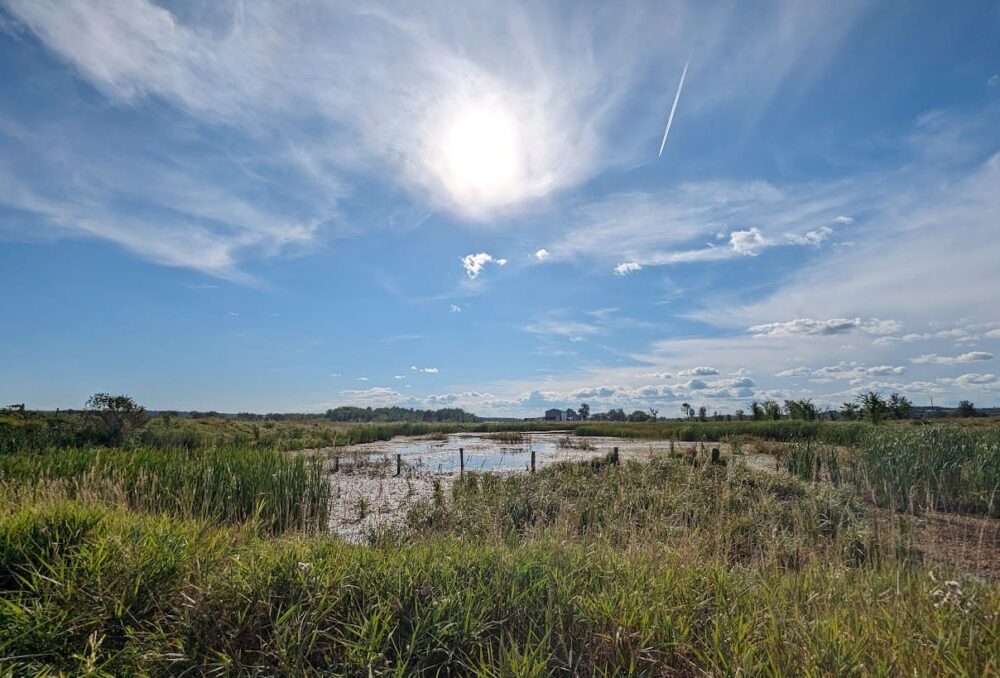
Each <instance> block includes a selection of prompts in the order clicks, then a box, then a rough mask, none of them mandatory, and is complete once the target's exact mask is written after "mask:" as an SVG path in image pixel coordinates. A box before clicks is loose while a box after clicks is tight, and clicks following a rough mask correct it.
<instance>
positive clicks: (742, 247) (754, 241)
mask: <svg viewBox="0 0 1000 678" xmlns="http://www.w3.org/2000/svg"><path fill="white" fill-rule="evenodd" d="M729 244H730V246H731V247H732V248H733V251H734V252H736V253H737V254H742V255H743V256H748V257H755V256H757V255H758V254H760V251H761V250H762V249H764V248H765V247H767V245H768V241H767V240H766V239H765V238H764V236H763V235H762V234H761V232H760V229H759V228H757V227H756V226H754V227H753V228H751V229H749V230H747V231H733V232H732V233H730V234H729Z"/></svg>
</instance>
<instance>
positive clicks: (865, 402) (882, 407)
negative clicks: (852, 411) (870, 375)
mask: <svg viewBox="0 0 1000 678" xmlns="http://www.w3.org/2000/svg"><path fill="white" fill-rule="evenodd" d="M855 400H857V402H858V404H859V405H860V406H861V416H863V417H864V418H865V419H867V420H868V421H870V422H872V423H873V424H877V423H879V422H881V421H885V420H886V419H887V418H888V417H889V414H890V410H889V403H887V402H886V400H885V398H883V397H882V394H881V393H879V392H878V391H872V390H868V391H865V392H864V393H861V394H859V395H858V397H857V398H856V399H855Z"/></svg>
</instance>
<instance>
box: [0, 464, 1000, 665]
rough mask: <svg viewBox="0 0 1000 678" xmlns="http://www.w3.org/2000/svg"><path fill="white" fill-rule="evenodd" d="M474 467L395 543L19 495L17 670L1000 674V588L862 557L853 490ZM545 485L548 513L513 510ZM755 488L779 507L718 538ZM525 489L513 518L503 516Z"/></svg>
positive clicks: (679, 468) (6, 513)
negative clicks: (856, 547) (433, 518)
mask: <svg viewBox="0 0 1000 678" xmlns="http://www.w3.org/2000/svg"><path fill="white" fill-rule="evenodd" d="M730 472H731V473H732V477H730ZM469 475H470V480H469V481H468V482H467V483H463V484H461V486H460V487H458V488H457V489H456V494H455V497H454V499H453V502H445V501H440V500H439V501H438V502H437V504H438V508H439V509H440V510H441V511H442V512H443V513H444V514H448V515H451V516H452V517H453V518H454V519H455V520H456V521H457V522H456V523H451V522H450V520H451V519H450V518H447V517H446V516H445V515H441V516H439V518H440V520H439V521H437V522H435V523H434V524H432V525H427V524H426V523H425V524H424V525H423V526H422V527H421V528H420V530H419V531H418V533H417V534H411V535H402V536H400V537H398V538H396V539H390V538H386V539H384V540H383V541H381V542H378V543H376V544H374V545H373V546H371V547H362V546H351V545H347V544H344V543H341V542H339V541H337V540H331V539H328V538H322V537H310V536H308V535H302V534H298V533H289V534H286V535H284V536H282V537H280V538H273V537H272V538H268V537H265V536H264V535H263V533H261V532H260V531H258V530H255V529H252V526H250V525H243V526H216V525H212V524H209V523H206V522H204V521H198V520H191V519H181V518H177V517H172V516H166V515H156V514H151V513H138V512H134V511H130V510H128V509H126V508H123V507H111V506H101V505H94V504H90V503H87V502H83V501H79V500H67V499H65V498H58V497H48V498H42V499H39V500H38V501H36V502H35V503H33V504H31V505H28V506H24V505H22V504H18V503H17V502H16V500H15V498H14V497H12V496H11V495H10V494H9V493H5V492H0V587H2V589H3V592H4V593H3V600H4V603H3V605H2V606H0V657H3V658H4V659H0V667H3V668H4V669H6V670H7V671H8V673H9V675H17V676H21V675H41V674H46V675H57V674H60V673H61V674H62V675H191V674H199V675H203V674H210V673H221V674H226V675H304V674H310V673H326V674H335V675H442V674H451V675H478V676H547V675H566V676H570V675H586V674H593V675H608V676H611V675H614V676H618V675H671V674H680V675H695V674H702V673H709V674H716V675H734V674H738V673H742V674H746V675H762V674H770V675H788V674H797V675H798V674H810V673H811V674H813V675H817V674H824V675H852V674H858V675H865V674H879V673H881V674H898V675H905V674H920V675H927V674H937V675H995V674H996V672H997V670H998V669H1000V667H998V665H997V657H998V652H997V650H998V648H1000V638H998V633H1000V630H998V625H997V624H996V620H997V615H998V614H1000V589H998V587H997V586H995V585H990V584H987V583H984V582H980V581H976V580H972V579H968V580H966V579H959V580H957V581H956V582H954V584H945V583H943V582H941V581H938V580H936V579H935V578H932V577H931V576H930V575H929V574H928V573H927V572H926V571H923V570H921V569H919V568H916V567H913V566H911V565H910V564H909V563H907V562H906V561H905V560H904V559H899V558H896V557H895V556H893V555H890V554H888V553H887V554H886V555H884V556H882V557H879V558H865V559H861V560H858V559H856V558H846V559H845V558H844V555H845V554H844V552H843V551H842V546H843V545H844V544H846V543H849V541H850V537H849V536H847V535H848V534H849V533H850V530H851V529H854V528H853V527H852V526H854V525H856V524H857V521H860V520H862V516H861V514H860V513H858V512H856V511H855V510H854V509H852V508H850V500H849V499H846V498H845V497H842V496H840V495H838V494H836V493H834V494H832V495H830V496H827V497H825V498H817V497H813V496H811V495H810V488H809V487H808V486H806V485H804V484H802V483H800V482H798V481H795V480H790V479H784V480H774V481H773V482H772V481H769V480H767V479H766V478H763V477H761V476H756V475H754V474H749V473H747V472H745V471H742V470H736V469H729V470H726V469H713V470H712V471H710V472H705V471H702V470H692V469H691V468H690V467H688V466H687V465H686V464H684V463H683V462H681V461H679V460H675V461H673V462H666V461H665V462H663V463H660V464H657V465H655V466H653V467H652V468H646V467H643V466H640V465H637V464H625V465H622V466H620V467H607V468H605V469H604V470H602V471H600V472H598V471H593V470H592V469H590V467H589V466H586V465H565V466H560V467H553V468H551V469H546V470H544V471H540V472H539V473H537V474H535V475H534V476H516V477H512V478H509V479H506V480H499V479H490V480H487V479H486V478H485V477H477V476H475V475H474V474H469ZM717 486H718V488H719V489H720V491H721V495H722V496H721V498H720V497H718V496H715V493H714V492H713V489H715V488H716V487H717ZM671 487H672V488H674V490H671V489H670V488H671ZM552 492H556V494H555V495H554V497H553V499H554V500H555V503H554V504H553V505H552V506H551V507H550V506H549V504H548V502H547V501H546V500H545V498H544V497H545V496H546V495H548V494H550V493H552ZM590 494H593V495H595V498H594V499H593V500H591V499H589V498H587V495H590ZM521 502H529V505H530V506H532V515H533V516H534V518H533V519H531V520H527V521H526V520H524V519H523V518H518V517H517V516H518V515H521V514H511V513H510V511H509V508H510V507H514V506H517V505H518V504H519V503H521ZM754 502H765V504H766V510H765V509H764V508H762V509H761V510H760V511H758V512H756V513H755V514H754V516H753V518H752V520H749V521H748V522H745V523H743V522H741V523H740V524H739V525H734V526H733V528H732V529H731V530H730V531H728V532H727V534H725V535H716V536H713V535H711V533H712V532H713V531H714V530H715V528H716V527H717V525H718V524H720V523H730V522H732V521H733V520H734V519H735V518H737V517H738V516H740V515H742V513H743V512H745V510H746V509H747V507H748V505H749V504H750V503H754ZM831 502H832V503H833V504H834V505H837V506H842V507H843V508H842V512H841V513H839V514H838V516H839V517H837V518H836V519H835V520H834V521H833V523H834V524H835V525H838V526H839V527H838V529H831V528H830V527H829V526H826V525H824V519H823V516H824V515H825V514H826V513H828V512H829V508H828V507H829V505H830V503H831ZM434 503H435V502H430V504H431V506H432V507H433V505H434ZM481 503H485V504H487V505H488V507H489V508H482V507H481V506H480V504H481ZM629 506H631V507H632V510H631V511H628V510H626V509H627V508H628V507H629ZM505 507H506V509H507V510H505V513H504V515H505V516H506V517H505V518H503V519H502V520H501V524H500V525H497V524H496V523H495V521H494V520H492V519H491V518H490V512H491V511H492V510H496V509H501V508H505ZM428 510H433V509H432V508H430V509H428ZM689 512H693V514H692V515H691V516H690V517H685V515H686V514H687V513H689ZM415 519H416V518H415ZM464 521H469V522H470V523H471V525H470V526H469V527H464V526H462V525H461V523H462V522H464ZM418 522H419V521H418ZM660 523H662V524H660ZM750 525H753V526H755V527H754V528H753V529H750V528H749V527H748V526H750ZM840 529H843V530H846V531H847V532H846V533H841V532H840V531H839V530H840ZM775 530H777V533H778V535H779V537H777V538H776V537H775V536H774V534H773V533H774V531H775ZM796 535H798V536H796ZM474 536H475V537H476V538H473V537H474ZM787 538H797V539H801V543H800V544H799V548H800V549H802V550H803V551H804V552H807V553H808V554H810V556H809V557H805V558H800V559H798V560H789V559H788V558H787V557H782V555H781V554H786V555H787V554H788V553H790V551H789V550H788V547H787V545H785V546H778V547H776V546H774V545H773V543H774V542H780V541H782V540H783V539H787ZM626 544H627V546H624V547H623V545H626ZM733 545H740V546H739V548H736V549H734V548H732V546H733ZM744 547H749V548H744Z"/></svg>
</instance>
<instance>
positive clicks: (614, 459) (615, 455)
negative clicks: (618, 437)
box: [608, 447, 619, 466]
mask: <svg viewBox="0 0 1000 678" xmlns="http://www.w3.org/2000/svg"><path fill="white" fill-rule="evenodd" d="M618 460H619V457H618V448H617V447H616V448H614V450H613V451H612V452H611V458H610V459H609V460H608V461H610V462H611V463H612V464H613V465H615V466H618Z"/></svg>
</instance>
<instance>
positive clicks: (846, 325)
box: [747, 318, 901, 337]
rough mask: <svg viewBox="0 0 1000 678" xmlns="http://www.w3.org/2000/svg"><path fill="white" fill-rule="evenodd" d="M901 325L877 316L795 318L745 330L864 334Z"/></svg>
mask: <svg viewBox="0 0 1000 678" xmlns="http://www.w3.org/2000/svg"><path fill="white" fill-rule="evenodd" d="M900 327H901V325H900V323H899V322H898V321H895V320H879V319H878V318H869V319H867V320H863V319H861V318H831V319H830V320H815V319H813V318H796V319H795V320H786V321H783V322H773V323H763V324H760V325H754V326H752V327H750V328H748V329H747V332H749V333H751V334H753V335H754V336H755V337H767V336H788V335H806V336H830V335H835V334H848V333H850V332H864V333H866V334H876V335H877V334H890V333H892V332H896V331H898V330H899V328H900Z"/></svg>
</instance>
